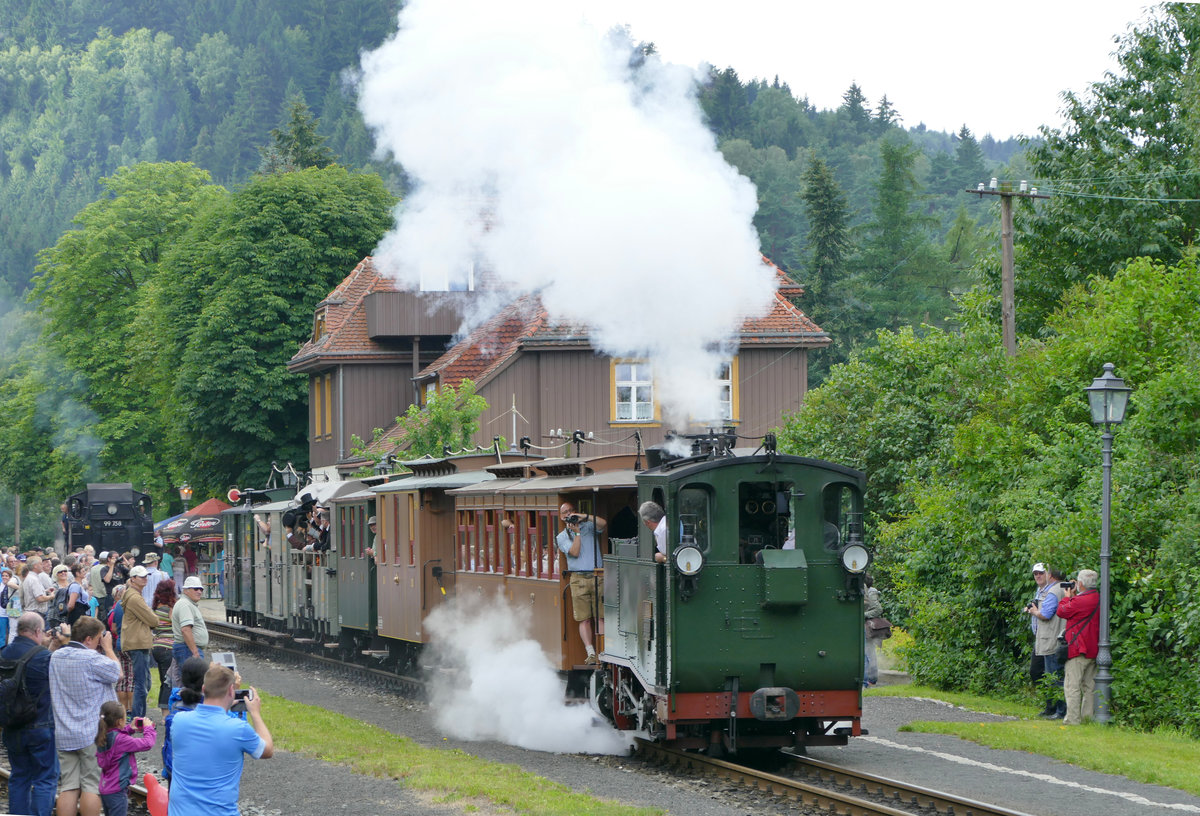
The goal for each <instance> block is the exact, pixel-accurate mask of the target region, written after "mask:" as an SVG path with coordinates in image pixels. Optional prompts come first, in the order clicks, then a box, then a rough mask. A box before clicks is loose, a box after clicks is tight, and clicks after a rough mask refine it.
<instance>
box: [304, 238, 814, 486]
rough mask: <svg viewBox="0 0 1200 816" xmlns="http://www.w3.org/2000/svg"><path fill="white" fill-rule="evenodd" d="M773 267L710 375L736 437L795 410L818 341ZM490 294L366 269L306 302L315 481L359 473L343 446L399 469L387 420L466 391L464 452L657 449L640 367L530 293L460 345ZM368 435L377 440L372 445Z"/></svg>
mask: <svg viewBox="0 0 1200 816" xmlns="http://www.w3.org/2000/svg"><path fill="white" fill-rule="evenodd" d="M763 263H767V264H770V262H769V261H768V260H767V259H765V258H764V259H763ZM772 268H773V269H774V272H775V275H776V279H777V281H778V286H777V288H776V291H775V299H774V302H773V304H772V308H771V310H770V311H769V312H768V313H767V314H766V315H764V316H762V317H756V318H751V319H747V320H745V321H744V322H743V324H742V326H741V330H740V331H739V333H738V335H737V338H736V341H737V342H736V350H735V352H734V353H733V354H732V356H731V357H730V359H729V361H728V362H727V363H725V364H724V365H723V366H722V370H721V372H720V374H719V379H720V380H721V382H720V389H721V393H720V400H721V409H720V410H721V412H722V414H723V417H722V419H723V420H724V421H725V423H726V424H728V425H732V426H734V427H735V428H736V429H737V433H738V434H739V435H742V436H761V435H762V434H764V433H766V432H767V431H769V430H771V429H772V428H774V427H777V426H778V425H779V423H780V421H781V415H782V414H783V412H785V411H794V410H796V409H797V408H799V407H800V404H801V403H802V402H803V400H804V395H805V393H806V391H807V390H808V353H809V351H810V350H812V349H820V348H824V347H825V346H827V345H829V343H830V337H829V335H828V334H827V333H826V332H825V331H823V330H822V329H821V328H820V327H819V326H817V325H816V324H815V323H814V322H813V321H812V320H810V319H809V318H808V316H807V315H805V314H804V312H803V311H801V310H800V309H799V308H798V307H797V306H796V305H795V304H794V303H793V302H792V298H795V297H798V296H799V295H800V294H801V292H802V289H801V288H800V287H799V286H798V285H796V284H795V283H793V282H792V281H791V280H790V279H789V278H788V277H787V276H786V275H785V274H784V273H783V272H782V271H781V270H779V269H778V268H777V267H774V266H773V265H772ZM498 295H499V296H500V297H501V300H503V296H502V294H500V293H498V292H497V291H495V290H491V291H487V292H477V291H461V292H444V291H442V292H432V291H414V290H407V289H404V288H402V287H401V286H399V285H398V284H397V283H396V282H395V281H394V280H392V279H391V278H389V277H388V276H386V275H383V274H381V273H380V272H379V271H378V270H377V269H376V268H375V266H374V264H373V262H372V260H371V258H366V259H364V260H363V261H362V262H361V263H360V264H358V266H356V267H355V268H354V270H353V271H352V272H351V273H350V274H349V275H348V276H347V277H346V278H345V279H344V280H343V281H342V282H341V283H339V284H338V286H337V287H336V288H334V290H333V291H332V292H330V293H329V295H328V296H327V297H326V298H324V299H323V300H322V301H321V302H320V303H318V304H317V306H316V309H315V311H314V314H313V332H312V335H311V337H310V338H309V340H308V341H307V342H305V344H304V345H303V346H301V348H300V350H299V351H298V352H297V353H296V355H295V356H294V357H292V359H291V361H290V362H289V363H288V370H289V371H292V372H296V373H303V374H307V375H308V378H309V461H310V465H311V467H312V470H313V472H314V474H316V475H317V478H318V479H320V478H321V475H324V476H326V477H328V478H329V479H331V480H333V479H337V478H340V477H342V476H345V475H346V474H348V473H350V472H353V471H354V470H357V469H359V468H360V467H362V466H363V464H364V463H366V461H367V460H365V459H364V458H362V457H361V456H356V455H355V454H354V453H353V452H352V447H353V445H352V437H353V436H358V437H359V438H360V439H363V440H365V441H367V442H370V443H371V445H370V447H369V450H370V451H371V452H374V453H378V454H383V455H386V454H389V453H396V454H397V455H398V456H399V458H401V459H403V458H405V456H404V453H403V451H402V450H400V449H397V446H398V445H400V444H402V442H403V440H402V439H401V435H400V431H399V428H398V426H397V424H396V418H397V417H398V416H400V415H401V414H403V413H404V412H405V411H406V410H407V409H408V407H409V406H410V405H413V404H417V405H421V404H423V401H424V400H425V399H427V397H428V396H429V395H430V394H432V393H434V392H435V391H436V389H438V388H441V387H444V386H453V387H455V388H457V387H458V386H459V385H460V384H461V383H462V381H463V380H465V379H470V380H471V381H472V382H474V383H475V390H476V393H478V394H479V395H481V396H482V397H484V399H486V400H487V403H488V406H489V407H488V409H487V411H486V412H484V414H483V416H482V417H480V430H479V432H478V434H477V438H476V440H475V441H476V443H477V444H481V445H490V444H491V443H492V439H493V437H496V436H503V437H505V440H506V441H507V442H508V444H509V445H510V446H512V445H516V443H517V441H518V440H519V439H520V438H521V437H526V436H527V437H529V438H530V440H531V441H532V443H533V444H534V445H540V446H553V445H557V444H562V445H563V449H562V450H563V453H564V455H566V454H567V453H568V448H567V447H566V443H567V440H564V439H563V438H561V437H558V436H557V435H555V434H553V433H552V432H553V431H557V430H560V429H561V430H563V431H564V433H565V435H566V436H567V437H568V438H569V436H570V435H571V434H572V433H573V432H574V431H575V430H580V431H583V432H584V433H585V434H587V433H591V434H593V435H594V439H595V440H596V441H595V442H593V443H590V444H593V445H601V444H604V443H615V444H619V445H629V444H630V443H629V441H628V440H629V437H630V436H631V435H632V432H633V431H634V430H637V431H638V432H639V433H640V436H641V440H642V444H643V445H644V446H649V445H654V444H657V443H659V442H662V441H663V439H664V438H665V436H666V433H667V432H668V431H669V430H672V428H670V427H668V426H667V425H666V424H665V423H664V422H663V420H662V416H661V412H660V410H659V406H658V404H657V402H656V401H655V399H654V371H653V366H652V364H651V362H650V361H647V360H637V359H624V358H622V359H617V358H613V357H611V356H608V355H606V354H603V353H599V352H597V351H596V349H595V348H593V346H592V344H591V341H590V340H589V338H588V331H587V327H586V326H584V325H580V324H570V323H561V322H558V321H555V320H553V319H552V316H551V315H549V314H547V312H546V310H545V309H544V308H543V306H542V304H541V302H540V301H539V299H538V298H537V297H536V296H535V295H518V296H514V297H512V298H511V299H508V300H507V302H506V305H503V306H502V307H501V308H500V309H499V310H498V311H496V312H495V313H494V314H493V315H492V316H491V317H490V318H488V319H487V320H485V321H483V322H482V323H480V324H479V325H478V326H477V327H475V328H474V329H472V330H471V331H469V332H468V333H466V334H462V335H460V334H459V332H460V328H461V326H462V325H463V317H464V315H466V314H469V313H472V311H477V310H478V309H479V307H480V306H481V305H482V304H483V302H484V298H485V297H486V298H488V300H487V302H489V303H494V302H496V299H497V296H498ZM376 428H379V429H383V431H384V433H383V435H382V436H381V437H380V438H379V439H378V440H375V441H372V439H373V436H374V431H375V429H376ZM623 451H624V448H621V449H616V450H611V451H604V452H612V453H618V452H623ZM600 452H601V450H600V449H599V448H598V447H596V448H591V447H589V449H588V451H587V453H600Z"/></svg>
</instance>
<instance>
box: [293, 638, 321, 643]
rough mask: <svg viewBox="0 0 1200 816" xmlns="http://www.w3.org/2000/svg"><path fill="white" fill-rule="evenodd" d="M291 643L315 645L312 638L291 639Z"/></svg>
mask: <svg viewBox="0 0 1200 816" xmlns="http://www.w3.org/2000/svg"><path fill="white" fill-rule="evenodd" d="M292 643H316V641H315V640H313V639H312V638H292Z"/></svg>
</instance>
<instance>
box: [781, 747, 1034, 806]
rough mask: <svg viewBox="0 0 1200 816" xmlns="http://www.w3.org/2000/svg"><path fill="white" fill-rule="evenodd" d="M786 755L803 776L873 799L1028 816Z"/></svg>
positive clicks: (829, 764)
mask: <svg viewBox="0 0 1200 816" xmlns="http://www.w3.org/2000/svg"><path fill="white" fill-rule="evenodd" d="M784 754H785V755H786V756H787V757H788V758H789V759H790V760H791V761H792V764H793V767H795V768H797V769H798V770H800V771H801V772H803V773H806V774H808V775H810V776H813V777H815V778H817V779H820V780H821V781H822V782H825V783H832V784H835V785H838V786H841V787H843V788H849V789H851V790H854V791H861V792H865V793H868V794H870V795H872V796H881V797H884V798H887V799H891V800H893V801H895V802H900V803H905V804H909V805H912V806H915V807H919V808H926V809H928V808H932V809H933V810H934V811H936V812H937V813H947V814H954V816H963V814H967V815H968V816H1028V814H1026V813H1023V812H1021V811H1016V810H1009V809H1008V808H1003V807H999V806H998V805H989V804H987V803H985V802H979V801H976V800H974V799H967V798H965V797H962V796H955V795H954V794H952V793H946V792H944V791H939V790H934V789H932V788H923V787H919V786H917V785H909V784H907V783H904V782H900V781H899V780H896V779H889V778H888V777H886V776H878V775H877V774H871V773H866V772H864V771H855V770H851V769H849V768H843V767H841V766H840V765H833V764H831V763H829V762H822V761H821V760H819V759H812V758H811V757H806V756H799V755H797V754H792V753H789V752H787V751H785V752H784Z"/></svg>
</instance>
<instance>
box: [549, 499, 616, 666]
mask: <svg viewBox="0 0 1200 816" xmlns="http://www.w3.org/2000/svg"><path fill="white" fill-rule="evenodd" d="M558 517H559V518H560V519H561V520H562V522H563V531H562V532H561V533H559V534H558V537H557V538H556V539H555V543H556V544H557V545H558V549H559V550H560V551H561V552H562V553H563V554H564V555H566V556H567V570H568V571H569V572H570V573H571V604H572V608H573V611H574V614H575V620H576V621H577V622H578V623H579V639H580V640H582V641H583V647H584V648H585V649H587V662H588V663H599V662H600V658H599V657H598V656H597V654H596V647H595V644H594V642H593V639H592V621H593V620H596V621H598V631H599V633H600V634H601V635H603V634H604V618H603V617H602V616H601V614H600V612H601V610H600V604H601V602H602V601H601V599H602V598H603V597H604V577H603V575H601V574H600V572H599V571H598V567H599V565H600V538H599V534H600V533H602V532H604V528H605V527H607V526H608V522H606V521H605V520H604V519H602V518H600V517H599V516H590V515H589V516H584V515H579V514H577V513H576V512H575V507H574V506H573V505H571V504H569V503H568V504H563V505H562V506H561V507H559V508H558Z"/></svg>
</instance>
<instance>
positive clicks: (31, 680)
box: [0, 612, 66, 816]
mask: <svg viewBox="0 0 1200 816" xmlns="http://www.w3.org/2000/svg"><path fill="white" fill-rule="evenodd" d="M16 627H17V637H16V639H15V640H14V641H13V642H12V644H11V645H9V646H7V647H5V648H4V650H3V651H0V661H4V662H7V661H19V660H21V659H22V658H25V659H26V660H25V665H24V667H23V668H24V685H25V694H26V695H27V696H28V698H30V699H32V700H33V701H34V703H35V709H34V714H33V718H32V720H30V721H29V722H27V723H25V724H20V725H18V724H15V723H12V722H9V723H7V724H6V725H5V726H4V735H3V741H4V748H5V750H7V751H8V761H9V765H10V767H11V768H12V776H11V777H9V780H8V812H10V813H28V814H32V815H33V816H50V814H51V813H53V812H54V800H55V794H56V793H57V792H58V753H57V752H56V750H55V744H54V710H53V708H52V707H51V701H50V652H51V650H52V649H56V648H58V647H59V646H61V645H63V644H64V643H65V642H66V638H65V637H54V636H51V635H48V634H47V633H46V624H45V622H44V621H43V620H42V616H41V615H39V614H38V613H37V612H26V613H24V614H22V615H21V617H20V618H18V619H17V621H16ZM47 646H49V647H50V648H49V649H48V648H47ZM18 693H19V691H18ZM5 703H6V705H7V706H8V707H7V710H8V711H10V712H11V711H14V710H16V708H17V707H16V706H11V705H9V703H10V701H9V700H5Z"/></svg>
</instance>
